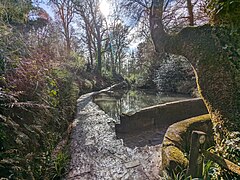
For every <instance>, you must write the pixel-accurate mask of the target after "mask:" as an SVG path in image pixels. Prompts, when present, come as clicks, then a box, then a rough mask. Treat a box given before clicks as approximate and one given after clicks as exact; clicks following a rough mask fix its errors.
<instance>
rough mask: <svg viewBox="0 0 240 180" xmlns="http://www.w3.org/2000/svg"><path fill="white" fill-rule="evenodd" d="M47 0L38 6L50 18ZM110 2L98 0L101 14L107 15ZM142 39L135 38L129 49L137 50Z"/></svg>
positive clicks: (51, 9)
mask: <svg viewBox="0 0 240 180" xmlns="http://www.w3.org/2000/svg"><path fill="white" fill-rule="evenodd" d="M47 2H48V0H39V2H38V4H37V5H38V6H40V7H41V8H43V9H44V10H45V11H46V12H47V13H48V14H49V16H50V17H51V18H52V19H55V15H54V11H53V8H52V7H51V6H50V5H48V3H47ZM110 2H111V0H101V1H100V9H101V11H102V13H103V15H104V16H105V17H106V18H107V16H108V15H109V14H110V13H111V7H110V5H109V3H110ZM135 31H136V29H135V28H132V32H131V33H130V35H133V34H134V33H135ZM141 42H142V41H141V40H139V39H135V40H134V41H133V42H132V43H131V44H130V45H129V48H130V51H136V50H137V46H138V44H139V43H141Z"/></svg>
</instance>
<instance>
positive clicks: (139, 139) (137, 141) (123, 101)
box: [94, 90, 190, 148]
mask: <svg viewBox="0 0 240 180" xmlns="http://www.w3.org/2000/svg"><path fill="white" fill-rule="evenodd" d="M187 98H190V97H189V96H186V95H180V94H157V93H156V92H152V91H142V90H129V91H127V90H125V91H124V90H121V91H114V92H113V91H111V92H104V93H101V94H99V95H97V96H95V97H94V102H95V103H96V104H97V105H98V106H99V107H100V108H101V109H102V110H104V111H105V112H106V113H107V114H108V115H109V116H110V117H112V118H113V119H115V121H116V123H120V115H121V114H122V113H134V112H136V111H138V110H140V109H142V108H145V107H149V106H153V105H157V104H164V103H167V102H172V101H177V100H183V99H187ZM169 125H170V124H169V123H167V122H166V123H165V124H163V125H162V127H161V128H158V129H145V130H141V131H139V132H128V133H117V134H116V135H117V137H118V138H119V139H123V142H124V144H125V146H128V147H131V148H133V147H135V146H137V147H143V146H145V145H149V146H151V145H156V144H161V143H162V140H163V137H164V134H165V132H166V130H167V128H168V126H169Z"/></svg>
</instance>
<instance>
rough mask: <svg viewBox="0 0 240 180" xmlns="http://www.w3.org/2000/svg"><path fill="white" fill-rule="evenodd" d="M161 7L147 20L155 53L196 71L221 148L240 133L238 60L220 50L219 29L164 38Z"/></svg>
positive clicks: (189, 30)
mask: <svg viewBox="0 0 240 180" xmlns="http://www.w3.org/2000/svg"><path fill="white" fill-rule="evenodd" d="M162 5H163V1H162V0H161V1H160V2H159V1H158V2H157V3H155V4H154V3H153V8H152V13H151V16H150V28H151V36H152V39H153V42H154V44H155V48H156V51H158V52H159V53H164V52H167V53H172V54H178V55H183V56H185V57H186V58H187V59H188V60H189V62H190V63H191V65H192V66H193V68H194V70H195V74H196V77H197V84H198V89H199V92H200V94H201V95H202V98H203V100H204V102H205V104H206V106H207V108H208V111H209V113H210V115H211V119H212V122H213V125H214V132H215V141H216V143H217V145H219V146H222V145H223V144H222V143H224V141H222V140H226V139H227V135H228V133H229V132H232V131H236V130H239V129H240V72H239V65H240V62H239V58H236V57H233V58H232V59H233V60H230V54H229V51H227V50H226V49H224V48H223V47H222V42H221V38H219V34H221V32H222V29H220V28H216V27H210V26H208V25H205V26H201V27H188V28H184V29H183V30H182V31H180V32H179V33H178V34H176V35H172V36H170V35H168V34H166V33H165V31H164V29H163V25H162V7H163V6H162ZM219 32H220V33H219ZM235 38H237V37H235ZM230 41H231V40H230ZM234 59H235V60H234Z"/></svg>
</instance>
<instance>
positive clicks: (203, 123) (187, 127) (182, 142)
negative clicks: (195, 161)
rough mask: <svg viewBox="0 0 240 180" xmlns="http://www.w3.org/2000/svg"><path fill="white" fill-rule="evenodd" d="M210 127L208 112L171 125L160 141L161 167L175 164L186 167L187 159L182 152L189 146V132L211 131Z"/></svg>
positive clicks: (170, 167)
mask: <svg viewBox="0 0 240 180" xmlns="http://www.w3.org/2000/svg"><path fill="white" fill-rule="evenodd" d="M211 129H212V126H211V120H210V116H209V115H208V114H206V115H202V116H197V117H193V118H190V119H186V120H184V121H180V122H177V123H175V124H173V125H171V126H170V127H169V128H168V130H167V132H166V134H165V136H164V140H163V143H162V144H163V149H162V168H163V169H166V168H167V169H175V167H176V166H177V165H179V166H181V167H186V166H187V164H188V159H187V157H185V155H184V154H186V153H188V151H189V148H190V143H189V142H190V137H191V132H192V131H193V130H201V131H204V132H206V133H208V132H210V133H211ZM208 134H209V133H208ZM209 137H210V136H209ZM210 140H211V138H210ZM209 146H210V145H209Z"/></svg>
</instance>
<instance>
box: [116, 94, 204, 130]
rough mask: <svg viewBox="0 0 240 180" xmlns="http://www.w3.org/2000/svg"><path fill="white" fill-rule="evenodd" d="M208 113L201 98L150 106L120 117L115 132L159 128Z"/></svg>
mask: <svg viewBox="0 0 240 180" xmlns="http://www.w3.org/2000/svg"><path fill="white" fill-rule="evenodd" d="M207 113H208V111H207V109H206V106H205V104H204V102H203V100H202V99H201V98H193V99H187V100H181V101H175V102H170V103H166V104H160V105H155V106H150V107H147V108H144V109H141V110H140V111H137V112H135V113H133V114H131V113H127V114H123V115H121V116H120V124H116V128H115V129H116V131H117V132H120V133H126V132H131V131H139V130H143V129H147V128H160V127H163V126H166V124H173V123H175V122H178V121H181V120H184V119H188V118H190V117H195V116H199V115H203V114H207Z"/></svg>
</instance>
